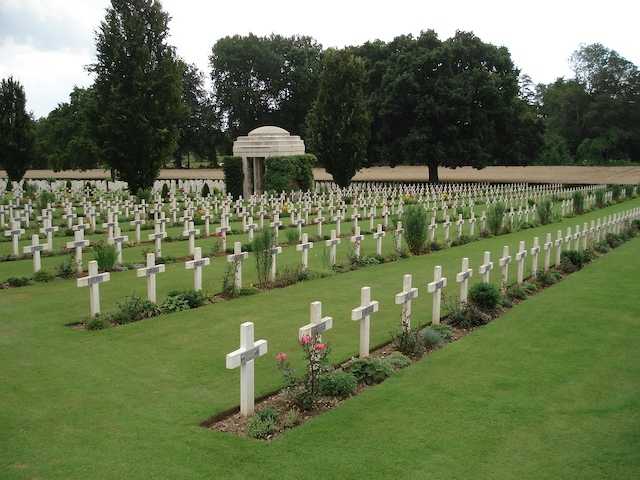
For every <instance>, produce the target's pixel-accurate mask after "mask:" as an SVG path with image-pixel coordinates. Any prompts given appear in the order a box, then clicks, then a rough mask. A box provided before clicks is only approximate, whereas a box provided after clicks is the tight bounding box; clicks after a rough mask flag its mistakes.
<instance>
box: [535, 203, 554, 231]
mask: <svg viewBox="0 0 640 480" xmlns="http://www.w3.org/2000/svg"><path fill="white" fill-rule="evenodd" d="M536 214H537V216H538V222H539V223H540V225H548V224H549V223H551V222H552V221H553V203H552V202H551V200H549V199H545V200H542V201H541V202H540V203H539V204H538V207H537V208H536Z"/></svg>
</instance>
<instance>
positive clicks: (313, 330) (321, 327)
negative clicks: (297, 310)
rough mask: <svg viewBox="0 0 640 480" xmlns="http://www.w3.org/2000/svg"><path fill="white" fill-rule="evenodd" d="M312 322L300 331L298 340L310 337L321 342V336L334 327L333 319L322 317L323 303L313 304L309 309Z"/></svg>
mask: <svg viewBox="0 0 640 480" xmlns="http://www.w3.org/2000/svg"><path fill="white" fill-rule="evenodd" d="M309 318H310V320H311V321H310V322H309V323H308V324H307V325H305V326H304V327H300V329H299V330H298V340H302V337H304V336H305V335H308V336H309V337H311V338H315V339H316V340H317V341H321V340H320V335H321V334H322V333H323V332H326V331H327V330H331V328H332V327H333V318H331V317H323V316H322V302H311V305H310V309H309Z"/></svg>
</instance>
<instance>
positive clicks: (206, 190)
mask: <svg viewBox="0 0 640 480" xmlns="http://www.w3.org/2000/svg"><path fill="white" fill-rule="evenodd" d="M210 194H211V191H210V190H209V185H208V184H207V183H205V184H204V185H203V186H202V191H201V192H200V195H201V196H202V198H207V197H208V196H209V195H210Z"/></svg>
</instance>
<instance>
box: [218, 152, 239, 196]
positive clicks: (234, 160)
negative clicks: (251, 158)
mask: <svg viewBox="0 0 640 480" xmlns="http://www.w3.org/2000/svg"><path fill="white" fill-rule="evenodd" d="M221 161H222V170H223V171H224V186H225V188H226V191H227V194H230V195H232V196H233V197H234V198H237V197H240V196H241V195H242V182H243V179H244V176H243V174H242V158H240V157H223V158H222V160H221Z"/></svg>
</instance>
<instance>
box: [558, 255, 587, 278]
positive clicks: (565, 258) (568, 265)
mask: <svg viewBox="0 0 640 480" xmlns="http://www.w3.org/2000/svg"><path fill="white" fill-rule="evenodd" d="M583 264H584V257H583V256H582V254H581V253H580V252H578V251H577V250H565V251H564V252H562V253H561V254H560V270H562V271H563V272H564V273H573V272H576V271H578V270H580V269H581V268H582V266H583Z"/></svg>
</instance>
